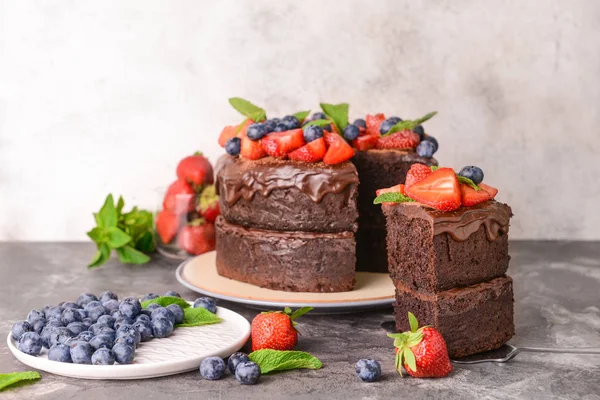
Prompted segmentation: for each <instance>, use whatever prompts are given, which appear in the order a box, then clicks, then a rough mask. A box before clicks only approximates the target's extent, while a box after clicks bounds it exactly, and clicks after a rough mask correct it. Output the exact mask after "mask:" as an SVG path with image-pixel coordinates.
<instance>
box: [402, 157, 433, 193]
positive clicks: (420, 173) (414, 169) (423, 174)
mask: <svg viewBox="0 0 600 400" xmlns="http://www.w3.org/2000/svg"><path fill="white" fill-rule="evenodd" d="M429 175H431V168H430V167H428V166H427V165H424V164H419V163H416V164H413V165H411V166H410V169H409V170H408V172H407V173H406V181H405V184H406V187H410V186H412V185H414V184H415V183H418V182H421V181H422V180H423V179H425V178H427V177H428V176H429Z"/></svg>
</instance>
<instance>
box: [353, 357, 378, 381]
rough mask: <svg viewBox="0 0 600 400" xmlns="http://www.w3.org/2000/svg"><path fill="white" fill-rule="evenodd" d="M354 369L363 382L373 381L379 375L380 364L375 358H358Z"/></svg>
mask: <svg viewBox="0 0 600 400" xmlns="http://www.w3.org/2000/svg"><path fill="white" fill-rule="evenodd" d="M354 370H355V371H356V373H357V374H358V377H359V378H360V379H362V380H363V381H365V382H375V381H376V380H377V379H379V377H380V376H381V365H379V363H378V362H377V361H375V360H370V359H362V360H358V362H357V363H356V365H355V366H354Z"/></svg>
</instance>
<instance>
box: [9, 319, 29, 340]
mask: <svg viewBox="0 0 600 400" xmlns="http://www.w3.org/2000/svg"><path fill="white" fill-rule="evenodd" d="M32 330H33V327H32V326H31V324H30V323H29V322H27V321H18V322H15V324H14V325H13V326H12V328H11V330H10V333H11V334H12V337H13V339H15V341H17V342H18V341H19V340H20V339H21V336H23V334H24V333H25V332H31V331H32Z"/></svg>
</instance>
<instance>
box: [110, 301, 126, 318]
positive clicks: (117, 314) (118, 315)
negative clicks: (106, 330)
mask: <svg viewBox="0 0 600 400" xmlns="http://www.w3.org/2000/svg"><path fill="white" fill-rule="evenodd" d="M119 304H121V303H119ZM110 316H111V317H113V318H114V319H115V320H118V319H120V318H123V314H121V312H120V311H119V309H118V308H117V309H116V310H112V311H111V312H110Z"/></svg>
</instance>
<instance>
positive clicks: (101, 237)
mask: <svg viewBox="0 0 600 400" xmlns="http://www.w3.org/2000/svg"><path fill="white" fill-rule="evenodd" d="M87 235H88V236H89V238H90V239H92V240H93V241H94V242H96V243H104V242H106V241H107V240H108V229H106V228H100V227H98V226H97V227H95V228H93V229H92V230H91V231H89V232H88V233H87Z"/></svg>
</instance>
